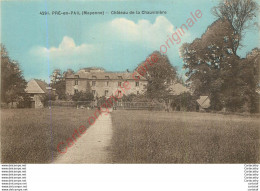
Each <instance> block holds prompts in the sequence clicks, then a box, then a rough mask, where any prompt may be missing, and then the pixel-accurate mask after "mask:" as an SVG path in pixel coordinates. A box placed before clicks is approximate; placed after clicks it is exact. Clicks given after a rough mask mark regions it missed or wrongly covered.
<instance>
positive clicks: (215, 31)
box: [180, 19, 259, 111]
mask: <svg viewBox="0 0 260 191" xmlns="http://www.w3.org/2000/svg"><path fill="white" fill-rule="evenodd" d="M234 40H236V34H235V33H234V28H233V26H232V25H231V23H230V22H229V21H228V20H227V19H225V20H223V19H219V20H217V21H215V22H214V23H213V24H212V25H211V26H209V27H208V29H207V30H206V32H205V33H204V34H203V35H202V37H201V38H200V39H195V40H194V41H193V42H192V43H190V44H187V43H186V44H184V45H183V46H182V47H181V49H180V52H181V56H182V58H183V60H184V62H185V64H184V68H185V69H188V72H187V73H186V75H187V77H188V82H190V83H191V87H192V88H193V90H194V94H195V95H197V96H198V95H209V96H210V100H211V108H212V109H215V110H220V109H221V108H223V107H225V108H227V109H228V110H230V111H241V110H243V108H244V110H245V111H253V110H255V109H253V108H252V107H253V105H256V87H257V85H256V84H257V82H256V79H257V78H258V74H259V65H258V61H259V50H258V49H256V50H254V51H253V53H251V54H250V55H251V56H248V57H247V58H245V59H241V58H239V57H238V56H237V55H236V54H235V53H234V52H233V49H232V47H233V42H234ZM252 55H254V56H252ZM257 68H258V69H257Z"/></svg>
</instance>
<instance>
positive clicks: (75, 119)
mask: <svg viewBox="0 0 260 191" xmlns="http://www.w3.org/2000/svg"><path fill="white" fill-rule="evenodd" d="M94 111H95V110H86V109H78V110H77V109H76V108H62V109H61V108H53V109H51V110H49V109H47V108H44V109H3V110H1V155H2V156H1V161H2V163H50V162H52V157H53V158H55V157H57V155H58V154H59V153H58V150H57V145H58V143H59V142H62V141H63V142H64V143H66V140H67V139H68V138H71V137H72V135H73V133H74V131H75V129H77V130H78V129H79V127H80V126H81V125H84V126H85V127H88V126H89V124H88V122H87V119H88V117H89V116H91V115H92V114H93V113H94ZM51 134H52V136H51ZM68 149H73V147H71V148H68Z"/></svg>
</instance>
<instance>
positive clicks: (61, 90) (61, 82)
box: [51, 69, 74, 99]
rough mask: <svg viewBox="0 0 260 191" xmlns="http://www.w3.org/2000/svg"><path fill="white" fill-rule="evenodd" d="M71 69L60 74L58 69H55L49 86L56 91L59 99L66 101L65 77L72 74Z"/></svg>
mask: <svg viewBox="0 0 260 191" xmlns="http://www.w3.org/2000/svg"><path fill="white" fill-rule="evenodd" d="M73 73H74V71H73V70H72V69H68V70H67V71H64V72H62V71H61V70H60V69H55V70H54V71H53V72H52V75H51V79H52V80H51V82H52V83H51V86H52V87H53V88H55V89H56V93H57V94H58V96H59V99H66V81H65V79H66V76H67V75H70V74H73Z"/></svg>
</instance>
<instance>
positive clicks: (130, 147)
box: [110, 110, 260, 163]
mask: <svg viewBox="0 0 260 191" xmlns="http://www.w3.org/2000/svg"><path fill="white" fill-rule="evenodd" d="M112 123H113V137H112V146H111V147H110V150H111V152H112V159H113V163H259V128H260V124H259V116H258V117H257V116H251V117H250V116H238V115H221V114H212V113H196V112H186V113H185V112H173V113H167V112H151V111H119V110H118V111H115V112H113V113H112Z"/></svg>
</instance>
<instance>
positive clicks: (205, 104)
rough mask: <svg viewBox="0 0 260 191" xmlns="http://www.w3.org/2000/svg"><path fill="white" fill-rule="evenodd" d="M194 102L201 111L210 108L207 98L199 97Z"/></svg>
mask: <svg viewBox="0 0 260 191" xmlns="http://www.w3.org/2000/svg"><path fill="white" fill-rule="evenodd" d="M196 101H197V103H198V104H199V105H200V106H201V107H202V108H203V109H207V108H209V107H210V99H209V96H200V98H199V99H197V100H196Z"/></svg>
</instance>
